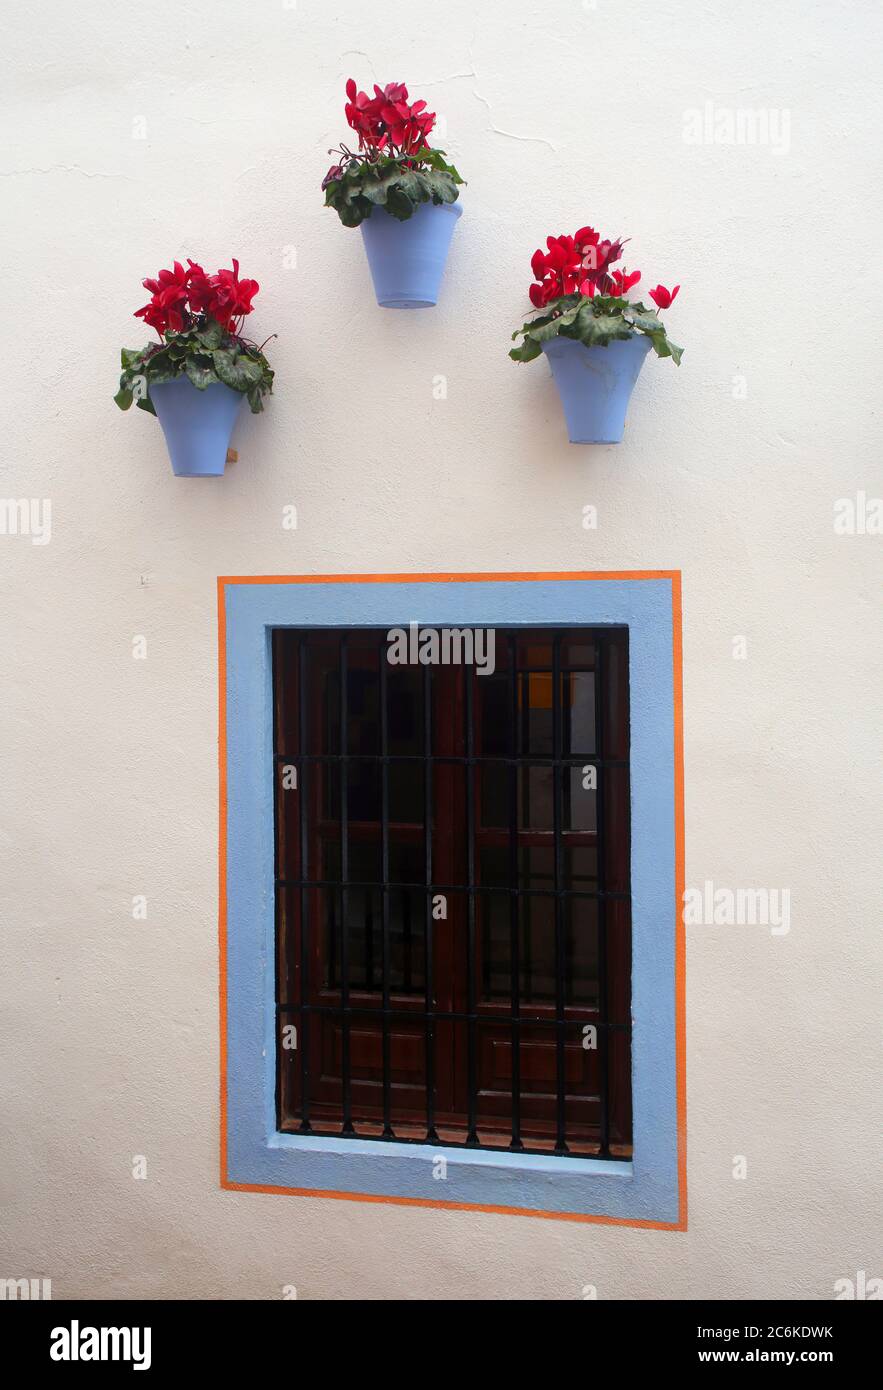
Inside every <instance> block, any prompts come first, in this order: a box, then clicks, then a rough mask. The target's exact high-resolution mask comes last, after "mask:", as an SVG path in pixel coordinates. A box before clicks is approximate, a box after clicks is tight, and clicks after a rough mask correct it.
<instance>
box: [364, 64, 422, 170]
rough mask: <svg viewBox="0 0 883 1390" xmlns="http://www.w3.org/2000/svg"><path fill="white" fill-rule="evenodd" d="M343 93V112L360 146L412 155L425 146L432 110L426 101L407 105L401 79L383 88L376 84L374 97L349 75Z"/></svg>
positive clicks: (405, 90) (405, 88)
mask: <svg viewBox="0 0 883 1390" xmlns="http://www.w3.org/2000/svg"><path fill="white" fill-rule="evenodd" d="M346 94H347V98H348V100H347V102H346V105H345V106H344V111H345V112H346V118H347V122H348V123H349V125H350V126H351V127H352V129H353V130H354V131H355V132H356V133H357V135H358V137H359V147H360V149H368V150H372V151H377V152H382V151H384V150H390V151H394V150H396V149H398V150H399V151H401V153H402V154H413V153H415V152H416V151H417V150H420V149H423V148H424V147H425V146H426V144H427V137H428V135H429V134H430V132H431V130H432V129H433V127H434V125H435V112H434V111H427V110H426V102H425V101H415V102H414V103H413V104H409V102H408V89H407V87H406V86H405V84H404V82H389V83H387V85H386V86H385V87H378V86H377V85H376V83H375V86H374V96H373V97H369V96H368V94H367V92H360V91H359V90H358V88H357V87H356V84H355V82H354V80H353V79H352V78H350V79H349V81H348V82H347V84H346Z"/></svg>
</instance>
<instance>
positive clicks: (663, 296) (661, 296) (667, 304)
mask: <svg viewBox="0 0 883 1390" xmlns="http://www.w3.org/2000/svg"><path fill="white" fill-rule="evenodd" d="M680 288H681V287H680V285H675V287H674V289H673V290H671V292H669V291H668V290H667V289H666V288H665V285H657V286H656V289H655V290H650V298H651V299H652V300H653V303H654V304H655V305H656V307H657V309H669V308H671V306H672V304H673V303H674V301H675V296H676V295H677V292H678V290H679V289H680Z"/></svg>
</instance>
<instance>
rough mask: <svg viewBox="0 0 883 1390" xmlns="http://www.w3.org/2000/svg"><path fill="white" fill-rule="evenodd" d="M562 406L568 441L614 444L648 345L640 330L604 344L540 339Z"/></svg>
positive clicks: (623, 427)
mask: <svg viewBox="0 0 883 1390" xmlns="http://www.w3.org/2000/svg"><path fill="white" fill-rule="evenodd" d="M541 346H542V349H543V352H544V353H545V354H546V356H547V357H548V359H549V366H550V367H551V368H552V375H553V377H554V378H555V385H556V386H557V387H558V394H559V395H560V397H561V404H562V405H563V407H564V418H565V420H566V421H567V433H568V435H569V436H570V442H571V444H618V443H619V441H620V440H621V439H622V432H623V430H624V429H625V415H626V411H627V410H628V405H629V400H630V399H631V394H632V391H633V390H634V386H635V382H636V381H637V379H638V375H639V373H640V371H641V368H642V367H643V365H644V358H645V357H646V356H647V353H648V352H649V351H650V348H651V346H652V344H651V342H650V339H649V338H648V337H647V336H646V334H644V333H636V334H635V335H634V336H633V337H631V338H616V339H614V341H613V342H612V343H610V344H608V346H607V347H591V348H590V347H586V345H585V343H580V342H577V340H576V339H575V338H560V337H559V338H550V339H549V341H548V342H547V343H542V344H541Z"/></svg>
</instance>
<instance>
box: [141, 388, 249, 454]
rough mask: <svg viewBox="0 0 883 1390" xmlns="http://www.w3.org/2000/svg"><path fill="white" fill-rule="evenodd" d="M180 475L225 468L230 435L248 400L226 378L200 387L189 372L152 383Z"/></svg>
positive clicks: (168, 442)
mask: <svg viewBox="0 0 883 1390" xmlns="http://www.w3.org/2000/svg"><path fill="white" fill-rule="evenodd" d="M150 399H151V400H152V402H153V408H154V410H155V411H156V414H157V417H158V419H159V423H160V424H161V425H162V431H163V434H164V435H165V437H166V445H167V447H168V451H169V458H170V459H171V460H172V472H173V473H174V474H175V476H176V477H178V478H217V477H220V476H221V474H222V473H223V472H224V464H225V463H226V462H227V450H228V448H229V447H230V435H231V434H232V433H233V426H234V425H235V424H236V417H237V416H238V414H239V412H240V410H241V409H242V402H243V401H244V400H245V397H244V396H243V394H242V392H241V391H234V390H233V389H232V387H230V386H225V385H224V384H223V382H220V381H215V382H212V384H211V386H207V387H206V388H205V390H204V391H200V390H199V389H198V388H197V387H196V386H194V385H193V382H192V381H191V380H190V379H189V377H186V376H179V377H176V378H175V380H174V381H161V382H159V383H158V384H157V385H155V386H151V387H150Z"/></svg>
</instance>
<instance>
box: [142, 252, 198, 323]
mask: <svg viewBox="0 0 883 1390" xmlns="http://www.w3.org/2000/svg"><path fill="white" fill-rule="evenodd" d="M141 283H142V284H143V286H144V288H145V289H146V290H150V293H151V295H152V296H153V297H152V299H151V301H150V303H149V304H145V306H144V308H143V309H138V310H136V312H135V318H137V319H144V321H145V323H149V324H150V325H151V327H152V328H156V329H157V330H158V331H159V332H160V333H164V332H165V331H166V329H167V328H170V329H171V330H172V332H173V333H180V332H181V330H182V328H183V327H184V319H183V316H182V313H181V308H182V307H183V305H184V304H185V303H186V301H187V294H188V288H187V271H186V270H185V269H184V267H183V266H182V264H181V262H180V261H175V264H174V269H173V270H161V271H160V272H159V274H158V275H157V277H156V279H155V280H142V282H141ZM160 324H162V327H160Z"/></svg>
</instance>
